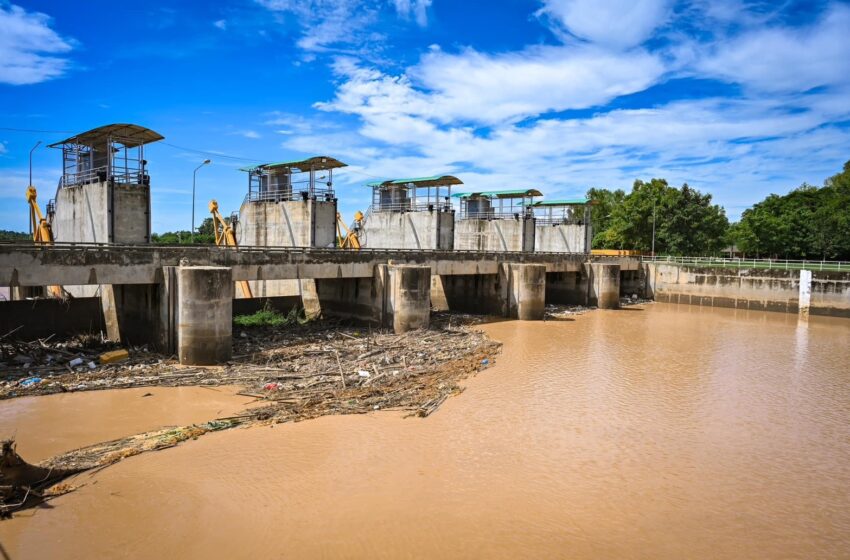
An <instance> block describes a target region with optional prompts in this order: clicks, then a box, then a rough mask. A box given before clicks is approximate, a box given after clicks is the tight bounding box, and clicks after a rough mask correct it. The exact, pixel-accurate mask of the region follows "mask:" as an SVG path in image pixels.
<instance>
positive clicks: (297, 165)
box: [239, 156, 348, 173]
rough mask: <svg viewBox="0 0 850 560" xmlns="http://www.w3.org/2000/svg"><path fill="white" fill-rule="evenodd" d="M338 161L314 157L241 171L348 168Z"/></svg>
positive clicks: (265, 164) (255, 166)
mask: <svg viewBox="0 0 850 560" xmlns="http://www.w3.org/2000/svg"><path fill="white" fill-rule="evenodd" d="M347 166H348V165H347V164H345V163H342V162H341V161H339V160H338V159H334V158H332V157H328V156H313V157H310V158H307V159H299V160H293V161H279V162H276V163H261V164H259V165H253V166H250V167H242V168H240V169H239V171H247V172H248V173H250V172H252V171H255V170H257V169H263V170H267V169H268V170H272V169H294V170H297V171H309V170H310V169H311V168H312V169H314V170H316V171H323V170H325V169H336V168H337V167H347Z"/></svg>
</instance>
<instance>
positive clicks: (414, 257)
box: [0, 243, 638, 286]
mask: <svg viewBox="0 0 850 560" xmlns="http://www.w3.org/2000/svg"><path fill="white" fill-rule="evenodd" d="M589 258H590V257H589V255H586V254H584V253H508V252H480V251H428V250H403V249H363V250H360V251H345V250H339V249H317V248H297V247H295V248H293V247H238V248H225V247H217V246H214V245H205V246H186V245H177V246H173V245H109V244H78V243H69V244H56V245H51V246H38V245H34V244H32V243H0V286H46V285H64V286H76V285H87V284H89V285H91V284H156V283H159V282H160V281H161V279H162V267H164V266H177V265H179V264H181V262H182V263H184V264H189V265H192V266H227V267H231V268H232V269H233V279H234V280H236V281H238V280H288V279H307V278H366V277H371V276H372V274H373V270H374V266H375V265H376V264H385V263H387V262H389V261H392V262H393V263H395V264H418V265H427V266H430V267H431V270H432V273H433V274H439V275H467V274H496V273H497V271H498V267H499V265H500V264H501V263H507V262H510V263H527V264H543V265H545V266H546V271H547V272H574V271H577V270H579V269H580V267H581V265H582V264H583V263H585V262H587V261H588V260H589ZM593 260H594V261H596V260H605V261H612V262H618V263H619V264H620V265H621V267H622V268H623V269H625V270H629V269H635V268H637V265H638V260H637V259H634V258H628V257H623V258H605V259H597V258H593Z"/></svg>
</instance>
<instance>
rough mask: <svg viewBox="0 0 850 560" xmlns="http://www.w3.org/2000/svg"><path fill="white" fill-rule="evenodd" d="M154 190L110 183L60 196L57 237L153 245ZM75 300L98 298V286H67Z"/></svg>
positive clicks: (61, 192) (66, 191) (80, 187)
mask: <svg viewBox="0 0 850 560" xmlns="http://www.w3.org/2000/svg"><path fill="white" fill-rule="evenodd" d="M150 228H151V225H150V188H149V187H148V186H146V185H124V184H117V185H112V184H110V183H109V182H107V181H102V182H97V183H91V184H88V185H77V186H71V187H64V188H61V189H59V191H58V192H57V193H56V215H55V216H54V217H53V223H52V229H53V236H54V239H55V240H56V241H57V242H61V243H124V244H136V243H150V233H151V229H150ZM63 287H64V288H65V290H67V291H68V292H69V293H70V294H71V295H73V296H74V297H94V296H95V295H97V294H98V287H97V286H77V285H65V286H63Z"/></svg>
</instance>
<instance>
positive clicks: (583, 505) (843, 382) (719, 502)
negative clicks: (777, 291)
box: [0, 304, 850, 559]
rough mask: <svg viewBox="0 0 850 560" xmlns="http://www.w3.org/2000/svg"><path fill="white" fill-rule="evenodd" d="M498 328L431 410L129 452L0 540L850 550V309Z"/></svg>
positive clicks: (615, 554)
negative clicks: (824, 315) (490, 352)
mask: <svg viewBox="0 0 850 560" xmlns="http://www.w3.org/2000/svg"><path fill="white" fill-rule="evenodd" d="M485 328H486V330H487V332H488V333H489V334H490V335H491V336H493V337H494V338H496V339H499V340H501V341H504V342H505V346H504V351H503V354H502V355H501V356H499V357H498V360H497V364H496V365H495V366H494V367H492V368H490V369H488V370H486V372H484V373H482V374H480V375H479V376H478V377H476V378H474V379H472V380H470V381H469V382H468V383H467V390H466V392H464V393H463V394H462V395H461V396H459V397H456V398H452V399H449V400H448V401H447V402H446V404H445V405H444V406H443V407H442V408H441V409H440V410H439V411H438V412H437V413H436V414H434V415H432V416H431V417H429V418H427V419H424V420H422V419H412V418H411V419H403V418H401V417H400V416H399V415H397V414H394V413H376V414H370V415H364V416H347V417H325V418H321V419H318V420H311V421H307V422H302V423H297V424H286V425H278V426H277V427H274V428H267V427H265V428H250V429H237V430H231V431H227V432H222V433H216V434H212V435H208V436H204V437H202V438H200V439H199V440H198V441H195V442H188V443H186V444H184V445H181V446H179V447H177V448H174V449H169V450H166V451H163V452H157V453H149V454H145V455H141V456H138V457H133V458H130V459H128V460H126V461H123V462H122V463H119V464H118V465H116V466H114V467H110V468H108V469H105V470H103V471H100V472H97V473H95V474H87V475H83V476H81V477H78V478H77V479H75V480H76V482H77V483H84V484H85V485H84V486H82V487H81V488H80V489H79V490H77V491H76V492H74V493H72V494H69V495H66V496H63V497H60V498H58V499H56V500H53V501H52V502H50V504H51V506H52V509H49V510H46V509H45V510H35V511H32V510H31V511H28V512H25V513H23V514H20V515H18V516H16V518H14V519H13V520H11V521H4V522H0V543H2V546H3V548H2V549H0V558H2V557H3V554H4V553H5V554H6V555H7V557H10V558H13V559H18V558H36V557H42V558H48V557H51V558H65V557H69V558H92V557H110V558H117V557H150V558H166V557H170V558H211V557H216V558H278V557H292V558H302V557H323V558H351V557H361V558H366V557H368V558H434V557H445V558H467V557H488V558H516V557H563V558H579V559H581V558H594V559H598V558H670V559H680V558H759V559H760V558H847V557H850V422H848V418H850V365H848V364H850V321H847V320H840V319H835V320H832V319H820V318H812V319H811V320H810V322H809V323H808V324H800V325H798V323H797V319H796V317H795V316H791V315H783V314H771V313H758V312H741V311H734V310H724V309H707V308H698V307H686V306H682V307H676V306H670V305H662V304H655V305H647V306H645V307H644V308H630V309H625V310H620V311H593V312H589V313H586V314H584V315H581V316H578V317H576V318H575V320H572V321H560V322H546V323H522V322H503V323H494V324H491V325H488V326H486V327H485ZM95 397H96V395H95V394H92V398H95ZM44 414H46V415H47V414H49V413H48V412H47V411H45V412H44ZM109 415H110V412H109V411H108V410H107V409H104V410H103V411H102V417H101V420H102V422H105V423H108V422H110V419H109ZM8 421H9V420H8V417H7V416H2V412H0V422H8ZM37 433H38V432H37V431H36V432H31V434H32V435H33V436H34V437H37Z"/></svg>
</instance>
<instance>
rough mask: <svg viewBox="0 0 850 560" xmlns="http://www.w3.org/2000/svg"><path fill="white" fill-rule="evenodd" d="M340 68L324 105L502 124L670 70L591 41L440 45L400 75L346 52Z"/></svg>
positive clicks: (597, 100) (645, 83)
mask: <svg viewBox="0 0 850 560" xmlns="http://www.w3.org/2000/svg"><path fill="white" fill-rule="evenodd" d="M335 70H336V72H337V73H338V74H339V75H340V76H342V77H343V78H344V81H343V82H342V83H341V85H340V86H339V88H338V89H337V95H336V98H335V99H334V100H333V101H331V102H328V103H319V104H318V105H317V107H318V108H320V109H323V110H335V111H342V112H346V113H354V114H360V115H365V114H379V113H401V114H407V115H416V116H421V117H427V118H430V119H434V120H436V121H439V122H443V123H448V122H454V121H472V122H478V123H497V122H502V121H512V120H518V119H522V118H525V117H528V116H534V115H537V114H540V113H544V112H547V111H563V110H567V109H582V108H587V107H593V106H597V105H601V104H605V103H607V102H609V101H611V100H612V99H614V98H616V97H619V96H621V95H627V94H630V93H634V92H638V91H642V90H644V89H646V88H647V87H649V86H651V85H652V84H654V83H656V82H657V81H658V80H659V79H660V78H661V76H662V75H663V74H664V71H665V69H664V65H663V64H662V62H661V61H660V60H659V59H658V58H657V57H655V56H653V55H651V54H649V53H647V52H645V51H641V50H635V51H632V52H629V53H619V54H612V53H610V52H607V51H603V50H600V49H597V48H594V47H590V46H581V47H533V48H529V49H526V50H524V51H521V52H517V53H508V54H502V55H487V54H482V53H479V52H476V51H473V50H467V51H464V52H462V53H460V54H445V53H443V52H441V51H439V50H438V51H433V52H431V53H429V54H427V55H425V56H424V57H423V59H422V61H421V62H420V64H419V65H417V66H415V67H413V68H411V69H409V70H408V72H407V73H406V74H404V75H401V76H388V75H385V74H383V73H381V72H379V71H377V70H374V69H369V68H364V67H362V66H360V65H358V64H357V63H356V62H355V61H353V60H351V59H346V58H343V59H339V60H337V62H336V64H335ZM417 85H418V86H420V87H419V88H417V87H416V86H417Z"/></svg>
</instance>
